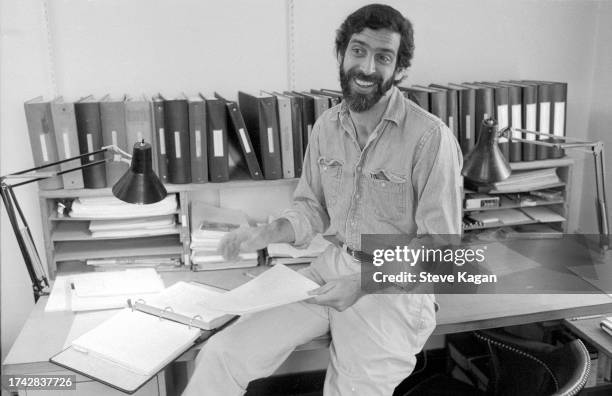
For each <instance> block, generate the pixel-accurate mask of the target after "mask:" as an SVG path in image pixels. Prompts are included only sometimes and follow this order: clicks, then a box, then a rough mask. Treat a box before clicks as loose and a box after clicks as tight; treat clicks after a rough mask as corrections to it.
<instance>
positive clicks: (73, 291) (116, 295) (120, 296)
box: [45, 268, 164, 312]
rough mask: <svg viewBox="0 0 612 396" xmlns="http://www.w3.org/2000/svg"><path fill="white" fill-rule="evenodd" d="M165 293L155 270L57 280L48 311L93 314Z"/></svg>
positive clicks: (62, 277)
mask: <svg viewBox="0 0 612 396" xmlns="http://www.w3.org/2000/svg"><path fill="white" fill-rule="evenodd" d="M163 289H164V283H163V281H162V279H161V277H160V276H159V274H158V273H157V272H156V271H155V270H154V269H153V268H142V269H128V270H125V271H109V272H90V273H83V274H75V275H66V276H58V277H56V279H55V283H54V284H53V289H52V290H51V295H50V296H49V300H48V301H47V305H46V307H45V311H64V310H66V311H75V312H78V311H92V310H99V309H114V308H122V307H125V306H127V300H128V299H134V300H137V299H141V298H144V299H146V298H150V297H151V296H153V295H155V294H157V293H159V292H161V291H162V290H163Z"/></svg>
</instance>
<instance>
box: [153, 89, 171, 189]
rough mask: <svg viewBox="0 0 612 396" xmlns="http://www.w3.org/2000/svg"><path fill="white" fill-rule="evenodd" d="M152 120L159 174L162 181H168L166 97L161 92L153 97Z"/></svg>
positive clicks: (155, 158) (154, 158) (154, 153)
mask: <svg viewBox="0 0 612 396" xmlns="http://www.w3.org/2000/svg"><path fill="white" fill-rule="evenodd" d="M151 121H152V123H153V125H152V128H153V160H154V161H156V163H157V176H159V180H161V182H162V183H168V151H167V150H166V119H165V117H164V98H163V97H162V96H161V94H159V93H158V94H156V95H155V96H153V98H151Z"/></svg>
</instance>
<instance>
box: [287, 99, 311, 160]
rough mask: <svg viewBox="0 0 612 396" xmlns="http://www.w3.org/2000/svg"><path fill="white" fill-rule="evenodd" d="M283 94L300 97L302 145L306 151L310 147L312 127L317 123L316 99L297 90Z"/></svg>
mask: <svg viewBox="0 0 612 396" xmlns="http://www.w3.org/2000/svg"><path fill="white" fill-rule="evenodd" d="M283 94H285V95H288V96H293V97H295V98H298V101H299V102H300V104H301V107H302V147H303V148H304V153H306V148H307V147H308V141H309V140H310V134H311V133H312V128H313V127H314V123H315V115H314V99H313V98H311V97H307V96H304V95H300V94H299V93H297V92H283Z"/></svg>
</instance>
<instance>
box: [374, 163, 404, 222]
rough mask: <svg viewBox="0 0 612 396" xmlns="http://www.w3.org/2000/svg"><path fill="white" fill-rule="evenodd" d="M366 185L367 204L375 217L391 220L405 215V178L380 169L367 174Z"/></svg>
mask: <svg viewBox="0 0 612 396" xmlns="http://www.w3.org/2000/svg"><path fill="white" fill-rule="evenodd" d="M367 183H368V187H369V188H368V195H369V204H370V206H371V208H372V210H373V211H374V214H375V215H376V216H377V217H379V218H382V219H387V220H392V219H396V218H398V217H402V216H404V215H405V214H406V194H407V193H408V191H409V183H408V179H407V177H405V176H403V175H401V174H399V173H396V172H393V171H389V170H385V169H381V170H375V171H371V172H369V174H368V176H367Z"/></svg>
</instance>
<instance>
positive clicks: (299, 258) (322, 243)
mask: <svg viewBox="0 0 612 396" xmlns="http://www.w3.org/2000/svg"><path fill="white" fill-rule="evenodd" d="M329 245H331V242H329V241H328V240H326V239H325V238H323V236H322V235H321V234H317V235H316V236H315V237H314V238H313V239H312V241H311V242H310V244H309V245H308V246H307V247H306V248H305V249H297V248H295V247H293V246H291V245H290V244H288V243H271V244H270V245H268V264H270V265H276V264H302V263H310V262H312V261H313V260H314V259H315V258H317V257H319V256H320V255H321V253H323V251H324V250H325V249H327V247H328V246H329Z"/></svg>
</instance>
